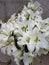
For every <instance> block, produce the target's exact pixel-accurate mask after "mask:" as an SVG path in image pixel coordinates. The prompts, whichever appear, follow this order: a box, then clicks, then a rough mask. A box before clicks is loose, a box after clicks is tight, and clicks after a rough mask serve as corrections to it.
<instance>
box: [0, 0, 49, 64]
mask: <svg viewBox="0 0 49 65" xmlns="http://www.w3.org/2000/svg"><path fill="white" fill-rule="evenodd" d="M33 1H38V2H39V3H40V4H41V7H42V8H43V16H45V17H49V0H33ZM28 2H29V0H0V19H1V20H3V21H7V19H8V18H10V16H11V15H12V14H13V13H16V15H17V14H18V13H19V12H20V11H21V10H22V7H23V6H24V5H27V3H28ZM38 58H39V59H38ZM38 58H37V59H35V61H34V65H49V54H48V55H42V56H41V57H38ZM0 59H2V60H5V59H8V57H6V56H5V55H4V54H2V53H1V52H0ZM39 60H41V61H39ZM21 64H22V63H21ZM0 65H16V64H15V62H14V61H12V62H11V63H9V64H8V63H3V62H1V61H0ZM22 65H23V64H22Z"/></svg>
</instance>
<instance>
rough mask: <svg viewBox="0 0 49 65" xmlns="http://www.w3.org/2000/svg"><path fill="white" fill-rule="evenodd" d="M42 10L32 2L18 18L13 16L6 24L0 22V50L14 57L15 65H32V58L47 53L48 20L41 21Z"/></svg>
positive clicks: (48, 50) (48, 49)
mask: <svg viewBox="0 0 49 65" xmlns="http://www.w3.org/2000/svg"><path fill="white" fill-rule="evenodd" d="M42 13H43V10H42V8H41V7H40V4H39V3H38V2H35V3H33V2H32V1H31V2H29V3H28V5H27V6H24V8H23V10H22V12H21V13H19V14H18V16H15V14H13V15H12V16H11V18H10V19H9V20H8V21H7V22H6V23H2V21H0V49H1V51H2V52H3V53H4V54H8V55H10V56H11V55H12V56H14V58H15V59H14V60H15V61H16V64H17V65H20V63H19V61H20V60H22V61H23V62H24V65H29V64H32V65H33V58H34V57H36V56H37V55H41V54H47V53H48V52H49V18H47V19H43V18H42V16H41V14H42Z"/></svg>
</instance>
